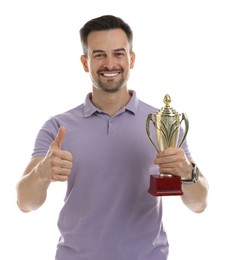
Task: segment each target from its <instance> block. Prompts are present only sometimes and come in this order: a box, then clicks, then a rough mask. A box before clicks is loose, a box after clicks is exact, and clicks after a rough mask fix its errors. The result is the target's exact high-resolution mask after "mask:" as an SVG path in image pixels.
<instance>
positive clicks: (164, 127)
mask: <svg viewBox="0 0 225 260" xmlns="http://www.w3.org/2000/svg"><path fill="white" fill-rule="evenodd" d="M163 101H164V103H165V106H164V107H163V108H161V110H159V111H158V112H157V113H155V114H154V116H153V115H152V114H149V115H148V117H147V120H146V132H147V135H148V137H149V139H150V141H151V143H152V144H153V146H154V148H155V149H156V151H157V152H158V153H159V152H160V151H163V150H165V149H167V148H169V147H180V146H181V145H182V144H183V142H184V139H185V138H186V135H187V132H188V127H189V122H188V118H187V116H186V115H185V114H184V113H182V114H179V113H178V112H177V111H176V110H175V109H173V108H172V107H170V102H171V98H170V96H169V95H168V94H166V95H165V97H164V100H163ZM153 117H154V118H153ZM151 122H152V123H153V125H154V128H155V133H156V140H157V145H156V144H155V142H154V141H153V139H152V137H151V133H150V123H151ZM182 122H184V123H185V129H184V132H183V137H182V138H181V139H180V142H179V144H178V140H179V133H180V126H181V123H182ZM177 144H178V145H177ZM181 187H182V186H181V177H180V176H174V175H172V174H161V173H159V174H158V175H150V188H149V190H148V192H149V193H150V194H152V195H153V196H170V195H183V192H182V188H181Z"/></svg>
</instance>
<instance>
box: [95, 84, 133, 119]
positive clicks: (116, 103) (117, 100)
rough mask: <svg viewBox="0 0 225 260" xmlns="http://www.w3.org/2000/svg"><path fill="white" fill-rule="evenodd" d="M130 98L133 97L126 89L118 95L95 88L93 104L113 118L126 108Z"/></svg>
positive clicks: (117, 93) (121, 90)
mask: <svg viewBox="0 0 225 260" xmlns="http://www.w3.org/2000/svg"><path fill="white" fill-rule="evenodd" d="M130 98H131V95H130V93H129V91H128V90H127V88H125V87H124V88H122V89H120V90H119V91H118V92H116V93H107V92H103V91H102V90H100V89H96V88H95V87H93V91H92V103H93V104H94V105H95V106H96V107H98V108H99V109H101V110H102V111H104V112H105V113H107V114H109V115H110V116H113V115H114V114H116V113H117V112H118V111H119V110H120V109H121V108H122V107H124V106H125V105H126V104H127V103H128V102H129V100H130Z"/></svg>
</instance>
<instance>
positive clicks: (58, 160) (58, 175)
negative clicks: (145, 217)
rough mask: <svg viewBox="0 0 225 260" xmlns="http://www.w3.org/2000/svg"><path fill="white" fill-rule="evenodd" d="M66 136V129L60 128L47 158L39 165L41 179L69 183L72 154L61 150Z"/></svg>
mask: <svg viewBox="0 0 225 260" xmlns="http://www.w3.org/2000/svg"><path fill="white" fill-rule="evenodd" d="M65 135H66V128H65V127H63V126H60V128H59V130H58V134H57V136H56V138H55V140H54V141H53V142H52V144H51V146H50V147H49V150H48V152H47V154H46V156H45V157H44V158H43V160H42V161H40V163H39V165H38V172H39V173H40V177H41V178H44V179H45V178H47V179H48V180H49V181H67V180H68V177H69V175H70V173H71V168H72V160H73V157H72V154H71V153H70V152H68V151H64V150H62V149H61V147H62V142H63V140H64V138H65Z"/></svg>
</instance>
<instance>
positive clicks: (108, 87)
mask: <svg viewBox="0 0 225 260" xmlns="http://www.w3.org/2000/svg"><path fill="white" fill-rule="evenodd" d="M134 60H135V55H134V53H130V46H129V43H128V39H127V36H126V34H125V32H124V31H123V30H121V29H113V30H104V31H94V32H91V33H90V34H89V35H88V41H87V57H86V56H82V57H81V61H82V64H83V66H84V69H85V71H86V72H89V73H90V77H91V80H92V83H93V86H94V87H96V88H98V89H101V90H103V91H104V92H109V93H114V92H117V91H118V90H120V89H121V88H122V87H124V86H126V82H127V80H128V78H129V73H130V69H132V68H133V66H134Z"/></svg>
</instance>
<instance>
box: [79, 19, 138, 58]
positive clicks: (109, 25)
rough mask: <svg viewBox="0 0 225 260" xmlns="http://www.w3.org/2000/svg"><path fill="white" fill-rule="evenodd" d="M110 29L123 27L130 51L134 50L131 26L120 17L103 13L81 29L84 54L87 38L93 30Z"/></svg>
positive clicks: (85, 52)
mask: <svg viewBox="0 0 225 260" xmlns="http://www.w3.org/2000/svg"><path fill="white" fill-rule="evenodd" d="M110 29H122V30H123V31H124V32H125V34H126V36H127V39H128V42H129V45H130V52H132V49H133V32H132V30H131V28H130V26H129V25H128V24H127V23H125V22H124V21H123V20H122V19H121V18H119V17H116V16H113V15H103V16H100V17H97V18H94V19H92V20H90V21H88V22H87V23H85V24H84V26H83V27H82V28H81V29H80V39H81V43H82V48H83V54H84V55H86V54H87V38H88V35H89V34H90V33H91V32H93V31H103V30H110Z"/></svg>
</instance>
